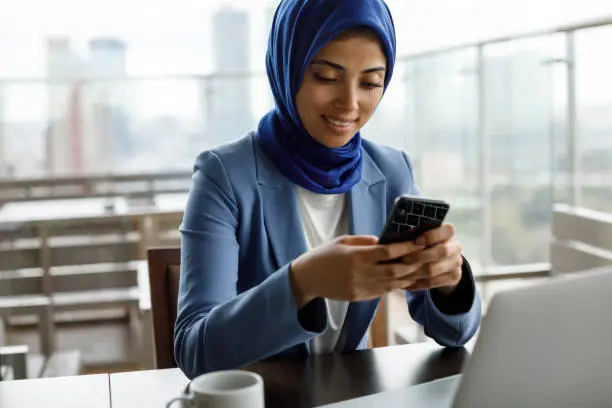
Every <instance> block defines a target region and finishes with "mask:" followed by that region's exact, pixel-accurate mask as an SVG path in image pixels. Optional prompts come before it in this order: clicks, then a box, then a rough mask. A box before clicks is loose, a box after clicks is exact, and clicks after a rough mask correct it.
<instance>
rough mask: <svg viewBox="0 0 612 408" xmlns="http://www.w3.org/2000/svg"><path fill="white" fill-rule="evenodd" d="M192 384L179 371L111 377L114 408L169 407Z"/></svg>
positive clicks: (137, 373) (121, 374)
mask: <svg viewBox="0 0 612 408" xmlns="http://www.w3.org/2000/svg"><path fill="white" fill-rule="evenodd" d="M188 383H189V379H188V378H187V377H186V376H185V375H184V374H183V373H182V372H181V371H180V370H179V369H178V368H168V369H164V370H145V371H134V372H129V373H117V374H111V375H110V387H111V390H112V393H111V394H112V396H111V400H112V408H134V407H146V408H165V407H166V403H167V402H168V401H170V400H171V399H172V398H174V397H177V396H179V395H180V394H181V393H182V392H183V391H184V390H185V387H187V384H188ZM177 406H179V405H177Z"/></svg>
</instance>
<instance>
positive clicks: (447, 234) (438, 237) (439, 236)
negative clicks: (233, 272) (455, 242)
mask: <svg viewBox="0 0 612 408" xmlns="http://www.w3.org/2000/svg"><path fill="white" fill-rule="evenodd" d="M454 235H455V227H454V226H453V224H443V225H441V226H439V227H438V228H434V229H432V230H429V231H427V232H425V233H423V235H421V236H420V237H418V238H417V239H416V241H415V243H416V244H417V245H425V246H431V245H435V244H438V243H440V242H444V241H448V240H449V239H451V238H452V237H453V236H454Z"/></svg>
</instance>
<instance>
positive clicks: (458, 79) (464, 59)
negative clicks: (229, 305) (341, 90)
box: [393, 48, 481, 271]
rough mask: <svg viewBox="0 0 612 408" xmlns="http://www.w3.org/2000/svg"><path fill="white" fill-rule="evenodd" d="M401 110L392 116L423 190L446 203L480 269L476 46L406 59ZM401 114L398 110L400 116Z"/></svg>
mask: <svg viewBox="0 0 612 408" xmlns="http://www.w3.org/2000/svg"><path fill="white" fill-rule="evenodd" d="M404 64H405V71H404V72H405V74H404V75H403V77H402V78H401V79H403V84H404V87H405V96H404V103H403V104H402V105H400V106H403V109H402V111H401V112H400V113H399V114H398V116H397V117H396V118H395V119H396V120H395V121H393V122H395V123H398V124H399V126H401V127H402V128H403V131H402V132H400V131H397V132H396V134H397V135H398V136H399V135H401V136H400V137H401V140H402V141H401V142H398V143H396V145H399V146H401V147H405V148H406V149H407V150H408V151H409V153H410V154H411V156H412V158H413V161H414V169H415V172H416V177H417V180H418V183H419V186H420V188H421V192H422V194H423V195H424V196H428V197H432V198H440V199H444V200H446V201H448V202H449V203H450V205H451V211H450V212H449V216H448V222H451V223H453V224H454V225H455V227H456V229H457V236H458V239H459V240H460V241H461V244H462V246H463V249H464V252H465V254H466V256H467V257H468V258H469V259H470V263H471V264H472V266H473V267H474V270H475V271H479V270H480V258H481V253H480V247H481V246H480V217H479V213H480V211H479V208H480V201H479V173H478V171H479V163H478V129H477V124H478V122H477V112H478V105H477V98H478V92H477V75H476V74H475V65H476V51H475V49H472V48H470V49H464V50H461V51H458V52H449V53H444V54H438V55H434V56H429V57H423V58H419V59H416V60H411V61H409V62H405V63H404ZM400 115H401V116H400Z"/></svg>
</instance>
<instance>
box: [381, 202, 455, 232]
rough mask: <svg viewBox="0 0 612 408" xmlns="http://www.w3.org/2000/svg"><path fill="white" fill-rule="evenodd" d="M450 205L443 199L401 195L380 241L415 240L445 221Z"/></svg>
mask: <svg viewBox="0 0 612 408" xmlns="http://www.w3.org/2000/svg"><path fill="white" fill-rule="evenodd" d="M449 209H450V206H449V204H448V203H446V202H444V201H441V200H432V199H428V198H423V197H418V196H407V195H403V196H399V197H397V198H396V199H395V203H394V205H393V210H392V211H391V214H390V215H389V218H388V219H387V223H386V224H385V228H384V229H383V232H382V234H381V236H380V239H379V243H381V244H391V243H394V242H405V241H413V240H415V239H417V238H418V237H419V236H420V235H421V234H423V233H424V232H426V231H429V230H431V229H434V228H436V227H439V226H440V225H442V223H443V222H444V218H445V217H446V214H447V213H448V210H449Z"/></svg>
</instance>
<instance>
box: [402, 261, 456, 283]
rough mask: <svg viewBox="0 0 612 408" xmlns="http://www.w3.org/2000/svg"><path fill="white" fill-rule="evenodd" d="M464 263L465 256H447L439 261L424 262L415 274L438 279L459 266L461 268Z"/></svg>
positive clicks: (420, 277) (417, 276) (423, 277)
mask: <svg viewBox="0 0 612 408" xmlns="http://www.w3.org/2000/svg"><path fill="white" fill-rule="evenodd" d="M462 264H463V257H461V256H454V257H450V258H445V259H443V260H441V261H439V262H435V263H428V264H424V265H423V266H421V267H420V268H419V269H418V270H417V271H415V272H414V276H415V277H416V278H418V279H430V280H431V279H436V278H437V277H439V276H442V275H444V274H447V273H449V272H452V271H454V270H455V269H457V268H461V265H462Z"/></svg>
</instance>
